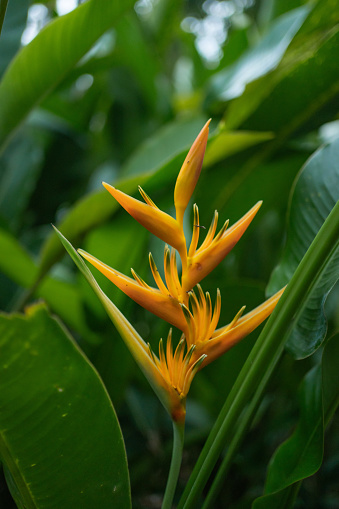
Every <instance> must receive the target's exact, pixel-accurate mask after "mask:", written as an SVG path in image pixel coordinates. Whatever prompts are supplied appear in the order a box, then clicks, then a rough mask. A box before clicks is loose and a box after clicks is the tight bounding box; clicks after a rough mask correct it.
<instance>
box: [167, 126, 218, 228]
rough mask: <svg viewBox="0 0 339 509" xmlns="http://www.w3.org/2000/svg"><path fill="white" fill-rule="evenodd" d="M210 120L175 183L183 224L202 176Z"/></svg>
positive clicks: (178, 213) (175, 196) (199, 135)
mask: <svg viewBox="0 0 339 509" xmlns="http://www.w3.org/2000/svg"><path fill="white" fill-rule="evenodd" d="M210 122H211V119H210V120H208V121H207V122H206V124H205V125H204V127H203V128H202V129H201V131H200V133H199V134H198V136H197V138H196V139H195V141H194V143H193V145H192V147H191V148H190V151H189V152H188V154H187V156H186V159H185V161H184V163H183V165H182V167H181V170H180V172H179V175H178V178H177V181H176V184H175V189H174V205H175V209H176V213H177V220H178V222H179V223H180V224H181V225H182V220H183V216H184V212H185V210H186V207H187V205H188V202H189V201H190V199H191V196H192V194H193V191H194V188H195V186H196V184H197V182H198V179H199V176H200V172H201V167H202V163H203V159H204V155H205V149H206V144H207V138H208V126H209V124H210Z"/></svg>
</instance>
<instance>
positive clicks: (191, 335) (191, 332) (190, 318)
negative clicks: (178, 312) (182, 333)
mask: <svg viewBox="0 0 339 509" xmlns="http://www.w3.org/2000/svg"><path fill="white" fill-rule="evenodd" d="M190 293H191V292H190ZM180 306H181V309H182V312H183V313H184V317H185V320H186V322H187V325H188V335H187V336H186V342H187V347H190V346H191V345H192V344H195V341H193V339H194V338H195V336H196V334H195V332H196V327H195V323H194V318H193V315H192V313H191V312H190V310H189V309H188V308H187V307H186V306H185V304H180Z"/></svg>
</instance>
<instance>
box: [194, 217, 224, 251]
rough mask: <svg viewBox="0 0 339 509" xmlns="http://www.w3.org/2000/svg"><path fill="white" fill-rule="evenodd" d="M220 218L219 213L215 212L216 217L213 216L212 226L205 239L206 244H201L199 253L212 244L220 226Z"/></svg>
mask: <svg viewBox="0 0 339 509" xmlns="http://www.w3.org/2000/svg"><path fill="white" fill-rule="evenodd" d="M218 217H219V214H218V211H217V210H215V211H214V216H213V219H212V222H211V226H210V227H209V230H208V232H207V235H206V237H205V239H204V242H203V243H202V244H201V246H200V247H199V249H198V251H202V250H203V249H206V247H208V246H209V245H210V244H211V242H212V240H213V237H214V234H215V231H216V229H217V226H218Z"/></svg>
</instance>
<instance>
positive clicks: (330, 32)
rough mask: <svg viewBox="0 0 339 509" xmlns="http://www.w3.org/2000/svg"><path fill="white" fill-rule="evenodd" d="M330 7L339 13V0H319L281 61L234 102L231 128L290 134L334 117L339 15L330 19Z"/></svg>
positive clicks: (337, 91) (338, 87)
mask: <svg viewBox="0 0 339 509" xmlns="http://www.w3.org/2000/svg"><path fill="white" fill-rule="evenodd" d="M324 11H325V12H326V13H328V12H332V11H336V13H337V14H338V4H337V0H321V1H320V2H319V1H318V2H317V3H316V6H315V7H314V10H313V11H312V12H311V14H310V15H309V17H308V18H307V19H306V20H305V22H304V25H303V27H302V29H303V30H301V35H300V36H299V35H298V34H297V35H296V37H295V39H294V40H292V42H291V45H290V47H289V48H288V49H287V51H286V53H285V55H284V57H283V59H282V60H281V62H280V64H279V65H278V67H277V68H276V69H275V70H273V71H271V72H270V73H269V74H268V75H266V76H264V77H262V78H259V79H257V80H256V81H254V82H252V83H250V84H249V85H248V86H247V88H246V90H245V92H244V93H243V94H242V96H241V97H239V98H238V99H235V100H233V101H232V102H231V103H230V106H229V108H228V109H227V117H226V125H227V127H228V128H230V129H232V128H235V127H239V126H241V127H242V128H243V129H250V130H270V131H273V132H275V133H280V137H281V139H286V138H287V137H289V136H290V135H291V134H292V133H294V132H297V131H300V130H303V131H310V130H311V129H314V128H316V127H319V126H320V125H322V123H324V122H325V121H327V120H331V119H332V118H333V112H336V111H337V109H338V94H339V70H338V66H337V65H336V54H337V48H338V39H339V33H338V31H339V27H338V24H337V19H338V18H337V17H336V18H335V17H333V16H328V18H327V21H326V24H325V23H324V16H323V14H324ZM317 22H318V25H317ZM301 91H307V93H302V92H301Z"/></svg>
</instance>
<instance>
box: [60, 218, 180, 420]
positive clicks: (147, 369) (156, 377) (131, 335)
mask: <svg viewBox="0 0 339 509" xmlns="http://www.w3.org/2000/svg"><path fill="white" fill-rule="evenodd" d="M54 229H55V231H56V233H57V235H58V237H59V239H60V240H61V242H62V244H63V245H64V247H65V249H66V250H67V252H68V253H69V255H70V256H71V258H72V259H73V261H74V262H75V264H76V265H77V267H78V268H79V269H80V271H81V272H82V274H83V275H84V277H85V278H86V280H87V281H88V283H89V284H90V286H91V287H92V289H93V290H94V292H95V293H96V295H97V296H98V298H99V300H100V301H101V303H102V305H103V306H104V308H105V310H106V312H107V314H108V316H109V317H110V319H111V320H112V322H113V323H114V325H115V327H116V328H117V331H118V332H119V334H120V336H121V337H122V339H123V341H124V342H125V344H126V346H127V348H128V349H129V351H130V352H131V354H132V356H133V357H134V359H135V361H136V362H137V364H138V365H139V367H140V369H141V370H142V372H143V373H144V375H145V377H146V378H147V380H148V381H149V383H150V385H151V386H152V388H153V390H154V392H155V393H156V394H157V396H158V398H159V400H160V401H161V403H162V404H163V406H164V407H165V409H166V410H167V411H168V413H169V414H170V415H171V417H172V418H173V419H174V420H176V421H179V420H181V421H182V422H183V421H184V419H185V400H183V398H181V397H180V396H179V394H178V393H177V391H176V390H175V389H174V388H173V387H171V386H170V385H169V384H168V382H167V381H166V380H165V378H164V376H163V375H162V373H161V371H160V370H159V369H158V367H157V365H156V363H154V362H153V361H152V359H151V357H150V355H149V353H148V347H147V345H146V343H145V341H144V340H143V339H142V338H141V336H140V335H139V334H138V333H137V331H136V330H135V329H134V327H133V326H132V325H131V324H130V322H129V321H128V320H127V318H126V317H125V316H124V315H123V314H122V313H121V311H120V310H119V309H118V308H117V307H116V306H115V305H114V304H113V302H112V301H111V300H110V299H109V298H108V297H107V295H106V294H105V293H104V292H103V291H102V289H101V288H100V286H99V285H98V283H97V282H96V280H95V278H94V277H93V275H92V273H91V272H90V270H89V269H88V267H87V265H86V264H85V262H84V261H83V260H82V258H80V256H79V255H78V253H77V252H76V250H75V249H74V247H73V246H72V244H71V243H70V242H68V240H67V239H66V238H65V237H64V236H63V235H62V234H61V233H60V232H59V231H58V230H57V229H56V228H54Z"/></svg>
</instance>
